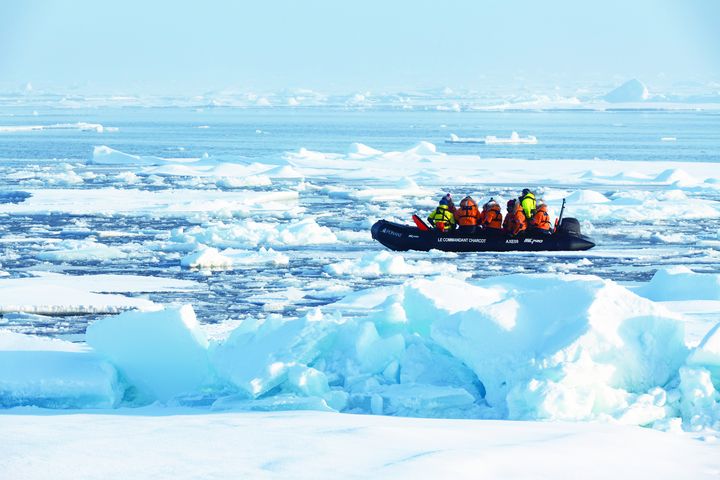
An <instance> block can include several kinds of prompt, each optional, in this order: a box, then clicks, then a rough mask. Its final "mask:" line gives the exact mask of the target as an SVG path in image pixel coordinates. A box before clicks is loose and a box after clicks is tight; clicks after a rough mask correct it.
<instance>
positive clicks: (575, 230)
mask: <svg viewBox="0 0 720 480" xmlns="http://www.w3.org/2000/svg"><path fill="white" fill-rule="evenodd" d="M557 231H558V232H560V233H565V234H567V235H572V236H573V237H579V236H581V235H582V233H581V232H580V222H578V220H577V218H571V217H566V218H563V219H562V221H561V222H560V225H558V228H557Z"/></svg>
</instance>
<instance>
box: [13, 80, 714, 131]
mask: <svg viewBox="0 0 720 480" xmlns="http://www.w3.org/2000/svg"><path fill="white" fill-rule="evenodd" d="M518 91H519V92H521V93H518ZM0 106H11V107H17V106H24V107H31V108H42V107H51V108H78V109H79V108H97V107H118V106H141V107H202V108H205V107H240V108H303V107H305V108H307V107H323V108H326V107H332V108H343V109H358V110H365V109H371V108H389V109H401V110H411V109H417V110H438V111H464V110H538V109H549V110H553V109H563V110H565V109H579V110H582V109H590V110H605V109H617V108H628V109H638V108H640V109H659V110H663V109H669V110H682V109H698V108H700V109H707V110H717V109H718V108H720V95H719V94H718V92H717V84H716V83H712V82H709V83H708V84H707V85H697V86H695V87H694V88H688V87H687V86H684V87H674V88H673V87H663V88H661V89H655V88H653V87H648V85H646V84H645V83H644V82H642V81H641V80H639V79H629V80H627V81H625V82H623V83H620V84H617V83H613V82H604V83H599V84H596V85H589V86H588V85H583V86H576V87H567V88H563V89H559V88H558V87H557V86H556V85H552V86H550V87H542V86H539V87H536V88H534V89H530V88H523V89H520V90H514V91H513V92H512V93H508V92H507V90H506V89H505V88H494V89H493V88H485V89H483V90H482V91H477V90H466V89H452V88H448V87H444V88H429V89H421V90H414V91H382V90H381V91H366V90H363V91H353V92H346V93H324V92H319V91H314V90H311V89H290V90H288V89H283V90H280V91H238V90H232V89H225V90H217V91H212V92H205V93H202V94H199V95H174V96H173V95H165V94H164V95H140V94H128V95H115V94H108V95H102V94H93V95H83V94H81V93H77V92H74V93H73V95H65V94H62V93H55V92H41V91H39V90H36V91H33V92H26V91H22V92H5V93H0ZM1 129H2V127H0V132H1V131H2V130H1ZM99 131H101V130H99Z"/></svg>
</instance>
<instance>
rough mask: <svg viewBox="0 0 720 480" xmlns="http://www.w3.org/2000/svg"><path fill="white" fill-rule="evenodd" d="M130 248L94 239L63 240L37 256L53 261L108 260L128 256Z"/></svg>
mask: <svg viewBox="0 0 720 480" xmlns="http://www.w3.org/2000/svg"><path fill="white" fill-rule="evenodd" d="M128 254H129V252H128V248H127V246H124V247H111V246H108V245H105V244H102V243H98V242H96V241H94V240H90V239H86V240H62V241H60V242H56V243H53V244H51V245H50V246H48V248H46V249H44V250H43V251H42V252H38V253H37V255H36V256H37V258H39V259H40V260H46V261H51V262H74V261H107V260H112V259H117V258H126V257H127V256H128Z"/></svg>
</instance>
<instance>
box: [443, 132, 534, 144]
mask: <svg viewBox="0 0 720 480" xmlns="http://www.w3.org/2000/svg"><path fill="white" fill-rule="evenodd" d="M445 143H482V144H512V145H523V144H525V145H535V144H537V143H538V141H537V138H536V137H534V136H533V135H528V136H527V137H521V136H520V135H519V134H518V133H517V132H512V133H511V134H510V137H508V138H503V137H496V136H494V135H487V136H485V137H479V138H472V137H459V136H457V135H455V134H454V133H451V134H450V138H449V139H448V140H445Z"/></svg>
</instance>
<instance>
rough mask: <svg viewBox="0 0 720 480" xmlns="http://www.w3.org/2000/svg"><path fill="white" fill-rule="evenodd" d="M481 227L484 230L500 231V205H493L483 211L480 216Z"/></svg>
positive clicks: (501, 223)
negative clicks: (493, 229)
mask: <svg viewBox="0 0 720 480" xmlns="http://www.w3.org/2000/svg"><path fill="white" fill-rule="evenodd" d="M482 226H483V227H484V228H495V229H498V230H499V229H501V228H502V226H503V221H502V213H501V212H500V205H498V204H495V205H492V206H491V207H490V208H488V209H487V210H485V211H484V212H483V215H482Z"/></svg>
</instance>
